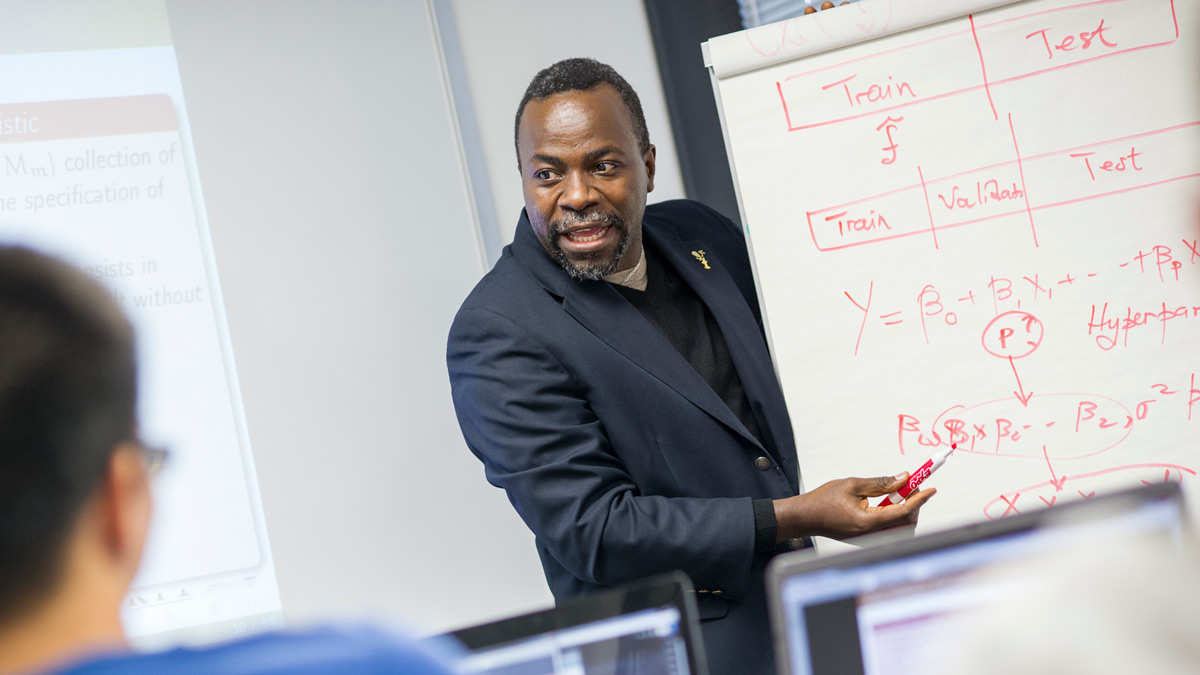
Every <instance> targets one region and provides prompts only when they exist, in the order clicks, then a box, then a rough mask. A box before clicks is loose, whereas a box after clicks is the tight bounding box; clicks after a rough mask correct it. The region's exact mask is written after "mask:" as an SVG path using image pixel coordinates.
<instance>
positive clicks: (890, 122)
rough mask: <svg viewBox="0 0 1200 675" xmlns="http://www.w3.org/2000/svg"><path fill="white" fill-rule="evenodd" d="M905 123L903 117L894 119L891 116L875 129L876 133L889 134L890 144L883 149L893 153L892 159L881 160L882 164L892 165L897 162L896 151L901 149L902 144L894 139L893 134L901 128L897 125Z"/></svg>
mask: <svg viewBox="0 0 1200 675" xmlns="http://www.w3.org/2000/svg"><path fill="white" fill-rule="evenodd" d="M903 121H904V118H903V117H892V116H891V115H889V116H888V118H887V119H886V120H884V121H883V122H881V123H880V124H879V126H877V127H875V131H883V132H884V133H885V134H887V140H888V144H887V145H885V146H884V147H883V151H884V152H891V153H892V155H891V156H890V157H884V158H883V159H881V160H879V163H880V164H891V163H893V162H895V161H896V156H897V155H896V149H897V148H899V147H900V144H899V143H897V142H896V141H895V140H894V139H893V138H892V132H893V131H895V130H896V129H898V128H899V127H897V126H896V125H897V124H899V123H900V122H903Z"/></svg>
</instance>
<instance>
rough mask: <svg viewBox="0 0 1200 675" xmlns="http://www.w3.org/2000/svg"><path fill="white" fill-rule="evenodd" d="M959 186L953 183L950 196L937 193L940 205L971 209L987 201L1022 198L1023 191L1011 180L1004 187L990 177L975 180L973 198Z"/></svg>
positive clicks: (949, 207)
mask: <svg viewBox="0 0 1200 675" xmlns="http://www.w3.org/2000/svg"><path fill="white" fill-rule="evenodd" d="M960 189H961V188H959V186H957V185H955V186H954V187H953V188H951V189H950V197H949V198H947V197H946V195H945V194H942V193H938V199H940V200H941V201H942V205H943V206H945V207H946V208H947V209H950V210H951V211H953V210H954V209H956V208H960V209H973V208H975V207H976V206H983V205H984V204H987V203H989V202H1006V201H1012V200H1014V199H1024V198H1025V191H1024V190H1022V189H1021V188H1020V187H1018V186H1017V184H1016V182H1013V184H1012V187H1004V186H1001V185H1000V181H998V180H996V179H994V178H993V179H990V180H985V181H976V183H975V194H974V200H972V199H971V197H972V195H971V193H970V192H967V191H966V190H962V191H961V192H960Z"/></svg>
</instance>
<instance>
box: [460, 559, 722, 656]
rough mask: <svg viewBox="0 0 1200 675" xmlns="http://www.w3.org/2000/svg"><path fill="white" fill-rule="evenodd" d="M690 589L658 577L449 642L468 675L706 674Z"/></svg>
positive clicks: (677, 579)
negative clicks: (457, 646)
mask: <svg viewBox="0 0 1200 675" xmlns="http://www.w3.org/2000/svg"><path fill="white" fill-rule="evenodd" d="M690 591H691V582H690V581H688V580H687V577H685V576H683V575H682V574H672V575H667V576H664V577H655V578H653V579H649V580H646V581H643V582H638V583H635V584H631V585H628V586H621V587H617V588H614V589H611V590H608V591H604V592H601V593H596V594H593V595H588V596H583V597H581V598H576V599H573V600H571V601H568V602H565V603H562V604H560V605H559V606H558V607H556V608H554V609H549V610H546V611H543V612H537V613H535V614H527V615H523V616H518V617H513V618H510V619H504V620H501V621H496V622H492V623H489V624H484V625H482V626H475V627H472V628H466V629H462V630H459V631H456V632H454V633H452V634H451V635H452V636H453V637H454V638H456V639H457V640H458V641H459V642H461V643H462V644H463V645H464V646H465V647H466V648H467V650H468V651H467V653H466V654H465V655H464V656H463V657H462V659H461V660H460V661H459V663H458V664H456V665H457V669H458V671H459V672H461V673H464V674H470V675H476V674H478V675H484V674H486V675H591V674H595V673H604V674H611V673H622V674H628V675H706V673H707V669H706V668H705V666H704V657H703V646H702V644H701V642H700V639H701V638H700V631H699V622H698V619H697V614H696V609H695V600H694V598H693V597H692V596H691V593H690Z"/></svg>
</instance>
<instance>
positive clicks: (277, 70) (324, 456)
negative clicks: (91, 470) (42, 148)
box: [170, 0, 551, 631]
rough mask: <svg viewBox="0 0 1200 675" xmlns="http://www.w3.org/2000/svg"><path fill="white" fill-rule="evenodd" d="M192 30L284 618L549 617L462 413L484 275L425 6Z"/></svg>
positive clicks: (273, 17) (273, 1)
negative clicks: (464, 373)
mask: <svg viewBox="0 0 1200 675" xmlns="http://www.w3.org/2000/svg"><path fill="white" fill-rule="evenodd" d="M170 10H171V11H170V19H171V23H172V32H173V34H174V39H175V43H176V47H177V52H178V55H179V60H180V70H181V75H182V78H183V83H184V91H185V95H186V96H187V103H188V107H189V112H190V116H191V122H192V128H193V132H194V133H193V135H194V139H195V145H196V154H197V160H198V164H199V168H200V173H201V179H202V182H203V186H204V190H205V196H206V202H207V205H208V216H209V221H210V223H211V229H212V236H213V241H214V250H215V253H216V259H217V264H218V267H219V270H220V275H221V281H222V285H223V287H224V297H225V304H226V308H227V313H228V317H229V324H230V332H231V336H232V340H233V345H234V351H235V355H236V358H237V365H238V371H239V374H240V379H241V385H242V391H243V395H244V396H243V397H244V400H245V407H246V414H247V419H248V424H249V429H250V436H251V439H252V443H253V447H254V453H255V458H256V461H257V468H258V476H259V481H260V485H261V488H262V490H261V491H262V497H263V504H264V511H265V514H266V520H267V527H268V530H269V535H270V539H271V544H272V549H273V552H274V558H275V562H276V569H277V572H278V576H279V583H280V591H281V595H282V598H283V606H284V611H285V614H286V615H287V616H288V617H289V620H290V621H291V622H292V623H293V624H297V623H306V622H309V621H312V620H318V619H328V618H333V617H344V616H346V615H355V616H363V615H367V616H368V617H372V618H377V619H390V618H398V619H404V620H408V621H412V622H415V623H416V624H418V628H419V629H422V630H427V631H429V630H441V629H446V628H450V627H456V626H461V625H465V624H468V623H473V622H478V621H481V620H484V619H487V618H491V617H494V616H499V615H504V614H509V613H513V612H517V611H521V610H528V609H533V608H540V607H543V606H545V605H547V604H549V603H550V602H551V599H550V594H549V592H548V591H547V589H546V585H545V581H544V579H543V577H542V574H541V568H540V565H539V563H538V560H537V556H536V553H535V550H534V547H533V537H532V535H531V534H530V533H529V532H528V530H527V529H526V528H525V527H524V525H523V524H522V523H521V522H520V520H519V519H518V518H517V516H516V515H515V513H514V512H513V510H512V508H511V507H510V506H509V504H508V502H507V500H506V499H505V497H504V495H503V493H502V492H501V491H499V490H496V489H494V488H492V487H491V486H489V485H488V484H487V483H486V481H485V479H484V476H483V468H482V465H481V464H480V463H479V462H478V461H477V460H476V459H475V458H474V457H473V456H472V455H471V454H470V452H469V451H468V450H467V448H466V446H465V444H464V442H463V440H462V435H461V433H460V432H459V429H458V425H457V421H456V419H455V416H454V410H453V407H452V405H451V400H450V388H449V382H448V379H447V376H446V369H445V344H446V334H447V331H448V329H449V326H450V321H451V319H452V318H453V316H454V313H455V311H456V310H457V309H458V305H459V303H460V302H461V301H462V299H463V298H464V297H465V296H466V294H467V293H468V292H469V291H470V289H471V288H472V287H473V286H474V284H475V282H476V281H478V279H479V277H480V276H481V275H482V273H483V271H484V263H483V257H482V255H481V251H480V248H479V241H478V232H477V231H476V229H475V223H474V219H473V217H472V214H471V210H470V196H469V194H468V192H467V190H466V186H465V183H464V175H465V174H464V171H463V166H462V162H461V157H460V151H459V148H458V147H457V146H456V144H455V133H454V127H453V118H452V116H451V114H450V106H449V99H448V94H447V90H446V86H445V81H444V73H443V72H442V69H441V67H440V65H439V60H438V52H437V49H436V46H435V41H434V33H433V29H432V26H433V24H432V21H431V20H430V16H429V14H428V12H427V7H426V4H425V3H423V2H411V1H406V2H397V3H380V2H358V3H355V6H354V8H353V10H352V11H351V10H349V9H348V8H347V7H345V6H344V4H343V3H337V2H328V1H321V2H318V1H309V2H295V1H292V0H260V1H259V2H255V3H244V2H239V1H236V0H227V1H222V2H217V1H211V2H204V3H191V2H183V1H180V2H172V3H171V5H170Z"/></svg>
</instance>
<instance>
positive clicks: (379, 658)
mask: <svg viewBox="0 0 1200 675" xmlns="http://www.w3.org/2000/svg"><path fill="white" fill-rule="evenodd" d="M136 382H137V366H136V362H135V356H134V336H133V330H132V328H131V326H130V324H129V322H128V321H127V320H126V319H125V317H124V316H123V315H122V314H121V312H120V310H119V309H118V308H117V305H116V304H115V303H114V301H113V300H112V298H111V297H110V296H109V295H108V293H107V292H106V291H105V290H104V288H102V287H101V286H99V285H98V284H97V283H95V282H93V281H91V280H89V279H88V278H86V277H85V276H84V275H83V274H82V273H80V272H78V271H76V270H75V269H73V268H72V267H70V266H69V265H67V264H65V263H63V262H60V261H58V260H55V259H52V258H49V257H46V256H44V255H41V254H39V253H36V252H33V251H30V250H28V249H23V248H13V247H7V246H2V245H0V673H43V672H53V673H71V674H73V675H75V674H78V675H83V674H95V675H99V674H103V673H149V672H153V673H179V672H188V673H196V672H205V673H234V674H237V673H246V674H249V673H301V674H303V673H344V672H355V673H364V672H370V673H376V672H380V673H382V672H403V673H408V674H412V675H446V674H448V673H450V672H451V671H450V670H449V669H448V668H447V667H446V666H443V665H441V663H442V661H441V659H440V657H439V656H437V655H435V654H434V653H432V652H431V651H429V647H428V646H424V645H417V644H415V643H413V642H410V641H406V640H403V639H400V638H397V637H395V636H392V635H389V634H385V633H383V632H380V631H376V630H372V629H367V628H318V629H311V630H308V631H305V632H291V633H273V634H264V635H259V636H255V637H252V638H249V639H245V640H241V641H237V642H231V643H226V644H223V645H218V646H214V647H208V648H204V649H184V648H180V649H174V650H171V651H166V652H161V653H157V654H135V653H132V652H130V651H129V650H128V647H127V645H126V642H125V638H124V635H123V633H122V629H121V624H120V616H119V608H120V606H121V601H122V598H123V597H124V595H125V593H126V591H127V590H128V588H129V585H130V583H131V582H132V580H133V578H134V574H135V573H136V572H137V569H138V564H139V562H140V560H141V557H142V550H143V548H144V546H145V541H146V532H147V529H148V526H149V522H150V513H151V490H150V482H151V477H152V473H153V471H154V469H155V467H156V466H157V465H159V464H161V462H162V460H163V459H164V458H165V453H163V452H162V451H157V450H152V449H150V448H147V447H146V446H145V445H144V444H143V443H141V442H140V441H139V440H138V435H137V416H136V409H137V386H136Z"/></svg>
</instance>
